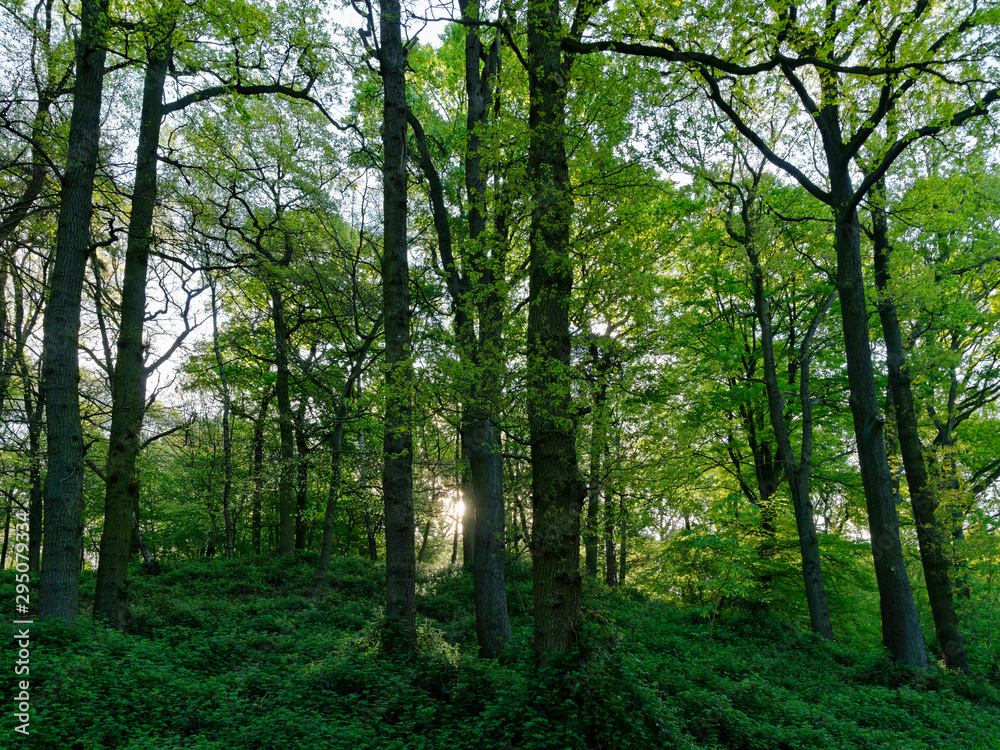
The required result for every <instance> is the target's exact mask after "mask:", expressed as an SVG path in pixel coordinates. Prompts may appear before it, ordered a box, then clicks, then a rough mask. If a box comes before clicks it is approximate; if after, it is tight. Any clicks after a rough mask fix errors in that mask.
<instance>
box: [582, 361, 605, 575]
mask: <svg viewBox="0 0 1000 750" xmlns="http://www.w3.org/2000/svg"><path fill="white" fill-rule="evenodd" d="M590 358H591V360H592V361H593V367H594V377H595V378H596V379H597V382H596V383H595V384H594V392H593V401H594V411H593V427H592V428H591V433H590V481H589V482H588V487H587V492H588V495H587V524H586V533H585V534H584V550H585V553H586V561H587V575H589V576H596V575H597V556H598V555H597V551H598V550H597V548H598V542H599V539H600V513H601V485H602V482H603V471H604V466H603V464H602V460H601V459H602V458H604V455H605V448H606V443H607V437H608V432H607V429H608V424H607V420H608V416H607V409H606V404H607V400H608V384H607V382H606V381H605V380H604V376H605V372H606V370H607V368H605V367H602V366H601V363H603V362H604V361H605V360H604V358H603V357H602V356H601V351H600V348H599V347H598V345H597V343H596V342H592V343H591V344H590Z"/></svg>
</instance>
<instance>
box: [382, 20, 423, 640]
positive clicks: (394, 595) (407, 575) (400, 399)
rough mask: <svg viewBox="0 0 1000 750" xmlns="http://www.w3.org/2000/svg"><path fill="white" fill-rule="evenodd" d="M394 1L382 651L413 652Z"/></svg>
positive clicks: (402, 67)
mask: <svg viewBox="0 0 1000 750" xmlns="http://www.w3.org/2000/svg"><path fill="white" fill-rule="evenodd" d="M400 23H401V16H400V3H399V0H380V2H379V36H380V40H381V50H380V60H379V63H380V72H381V75H382V81H383V84H384V86H385V99H384V103H383V109H382V115H383V116H382V123H383V124H382V145H383V159H384V161H383V166H382V181H383V190H384V193H383V203H382V207H383V221H384V229H383V248H382V301H383V311H384V315H385V367H386V372H385V386H386V414H385V441H384V454H385V455H384V464H383V468H382V495H383V499H384V503H385V552H386V554H385V583H386V601H385V616H386V620H387V627H386V630H385V633H384V636H385V637H384V642H383V645H384V647H385V649H386V650H387V651H388V652H390V653H392V652H408V651H412V650H413V649H414V648H415V646H416V636H417V632H416V551H415V549H414V517H413V438H412V431H411V421H412V409H413V405H412V392H413V367H412V363H411V361H410V354H411V349H410V294H409V263H408V260H407V256H406V253H407V238H406V215H407V214H406V211H407V209H406V193H407V185H406V114H407V109H408V108H407V104H406V54H405V51H404V49H403V41H402V35H401V29H400Z"/></svg>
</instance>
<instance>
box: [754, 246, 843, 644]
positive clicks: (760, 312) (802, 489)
mask: <svg viewBox="0 0 1000 750" xmlns="http://www.w3.org/2000/svg"><path fill="white" fill-rule="evenodd" d="M747 232H748V233H751V232H752V229H751V228H750V227H749V226H748V227H747ZM747 240H748V241H747V243H746V244H745V245H744V247H745V249H746V253H747V258H748V259H749V261H750V273H751V281H752V285H753V298H754V309H755V312H756V314H757V320H758V322H759V323H760V339H761V350H762V354H763V356H764V383H765V385H766V388H767V404H768V413H769V414H770V417H771V429H772V430H773V431H774V439H775V442H776V443H777V446H778V456H779V458H780V460H781V463H782V464H783V466H784V470H785V476H786V477H787V478H788V486H789V491H790V493H791V495H792V506H793V508H794V509H795V526H796V529H797V530H798V537H799V557H800V559H801V565H802V580H803V583H804V585H805V591H806V604H807V605H808V607H809V623H810V626H811V627H812V629H813V632H815V633H819V634H820V635H821V636H823V637H824V638H826V639H828V640H832V639H833V624H832V622H831V620H830V607H829V604H828V603H827V598H826V586H825V585H824V583H823V567H822V562H821V559H820V554H819V540H818V538H817V536H816V521H815V519H814V518H813V509H812V499H811V498H810V496H809V476H810V473H811V471H812V428H813V425H812V395H811V394H810V392H809V366H810V361H811V358H812V355H811V354H810V352H809V347H810V345H811V342H812V339H813V337H814V336H815V332H816V328H817V326H818V325H819V322H820V320H821V319H822V317H823V316H824V315H825V314H826V311H827V310H829V308H830V304H831V303H832V302H833V298H832V297H829V298H828V299H827V301H826V304H825V305H824V307H823V309H822V310H821V311H820V312H818V313H817V315H816V317H815V318H814V320H813V322H812V325H811V326H810V328H809V331H808V332H807V334H806V336H805V338H804V340H803V341H802V344H801V346H800V349H799V401H800V407H801V409H802V446H801V451H800V455H799V463H798V465H796V462H795V454H794V452H793V451H792V441H791V438H790V437H789V433H788V425H787V424H786V422H785V398H784V396H783V395H782V393H781V389H780V388H779V387H778V370H777V365H776V363H775V359H774V333H773V329H772V326H771V312H770V309H769V306H768V302H767V295H766V294H765V291H764V271H763V269H762V268H761V265H760V255H759V254H758V252H757V249H756V246H755V245H754V244H753V243H754V238H753V237H752V234H751V235H750V236H748V237H747Z"/></svg>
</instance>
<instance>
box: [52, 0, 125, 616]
mask: <svg viewBox="0 0 1000 750" xmlns="http://www.w3.org/2000/svg"><path fill="white" fill-rule="evenodd" d="M107 13H108V0H82V3H81V8H80V15H81V30H80V36H79V39H78V40H77V43H76V83H75V84H74V87H73V113H72V115H71V117H70V132H69V145H68V149H67V155H66V169H65V170H64V172H63V179H62V195H61V205H60V209H59V221H58V225H57V230H56V252H55V259H54V263H53V269H52V278H51V279H50V287H49V290H50V291H49V301H48V305H46V308H45V322H44V327H43V336H44V343H43V362H44V372H43V379H44V381H45V403H46V414H47V419H46V432H47V438H48V443H47V445H48V449H47V453H48V456H47V458H48V473H47V475H46V479H45V501H44V502H45V529H44V536H45V554H44V556H43V558H42V577H41V583H40V586H39V602H38V616H39V618H41V619H63V620H65V621H67V622H73V621H75V620H76V617H77V611H78V596H79V584H80V578H79V577H80V556H81V553H82V549H83V547H82V543H81V542H82V534H83V515H82V514H83V460H84V459H83V456H84V446H83V427H82V424H81V421H80V385H79V384H80V362H79V356H78V344H79V336H80V298H81V294H82V291H83V278H84V273H85V271H86V265H87V256H88V254H89V252H90V217H91V213H92V211H93V190H94V176H95V172H96V169H97V152H98V147H99V141H100V132H101V98H102V92H103V87H104V61H105V57H106V47H105V44H104V33H103V31H102V29H103V28H104V27H105V26H106V23H107Z"/></svg>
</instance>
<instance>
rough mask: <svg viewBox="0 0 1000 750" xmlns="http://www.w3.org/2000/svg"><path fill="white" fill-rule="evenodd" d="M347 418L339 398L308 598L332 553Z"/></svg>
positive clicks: (322, 578)
mask: <svg viewBox="0 0 1000 750" xmlns="http://www.w3.org/2000/svg"><path fill="white" fill-rule="evenodd" d="M346 420H347V402H346V401H345V400H344V399H339V400H338V402H337V422H336V424H334V427H333V434H332V435H331V436H330V488H329V490H328V492H327V496H326V514H325V515H324V517H323V545H322V546H321V547H320V551H319V560H318V561H317V563H316V571H315V572H314V573H313V579H312V584H311V586H310V588H309V598H311V599H315V598H316V597H318V596H319V595H320V592H322V591H323V582H324V581H325V580H326V573H327V571H328V570H329V569H330V557H331V555H332V554H333V533H334V530H335V529H336V524H337V501H338V500H339V499H340V465H341V451H342V450H343V445H344V423H345V421H346Z"/></svg>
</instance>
